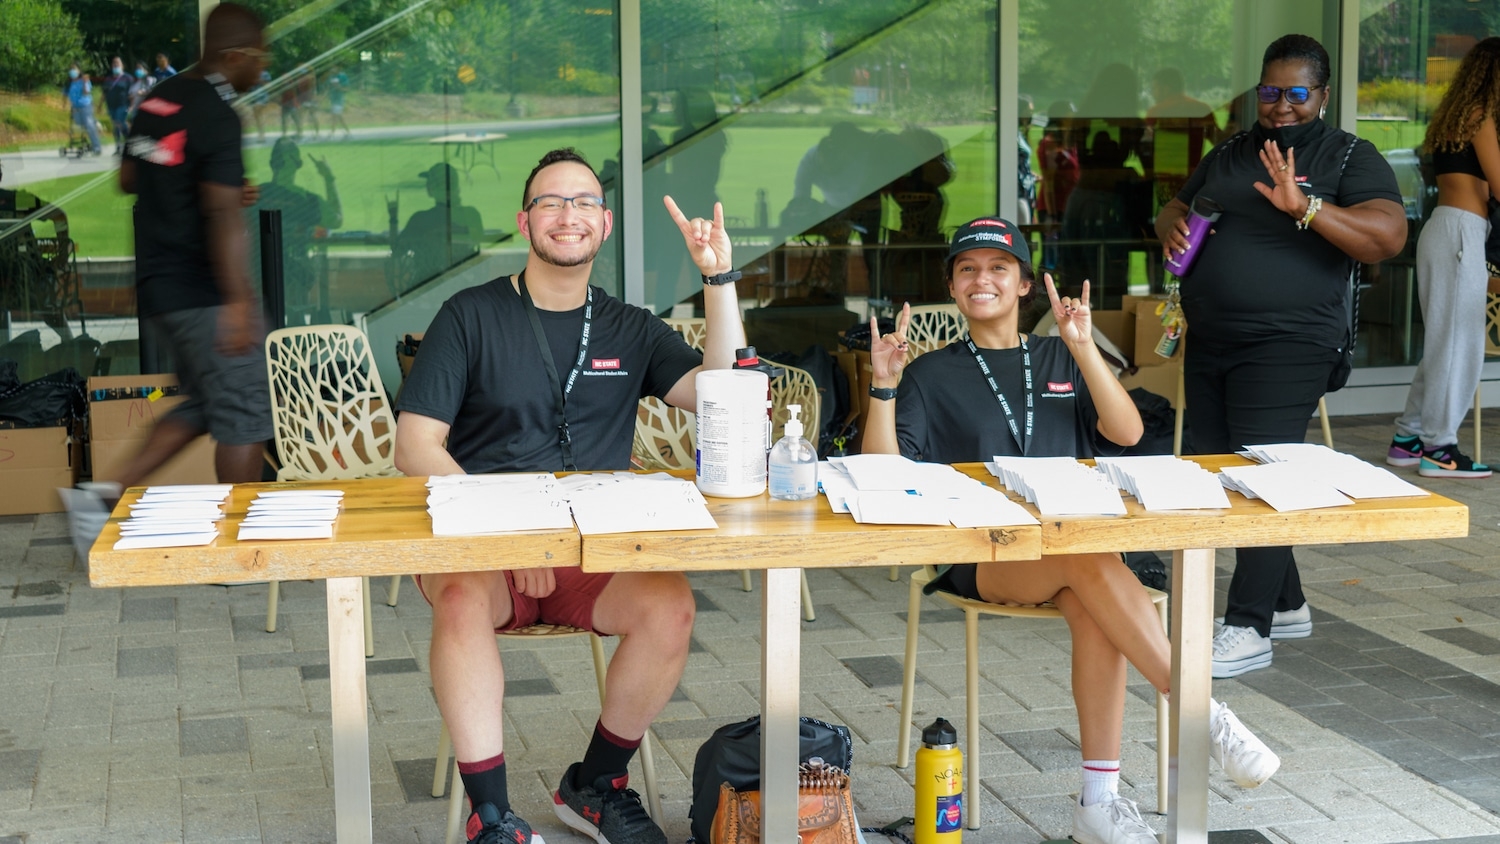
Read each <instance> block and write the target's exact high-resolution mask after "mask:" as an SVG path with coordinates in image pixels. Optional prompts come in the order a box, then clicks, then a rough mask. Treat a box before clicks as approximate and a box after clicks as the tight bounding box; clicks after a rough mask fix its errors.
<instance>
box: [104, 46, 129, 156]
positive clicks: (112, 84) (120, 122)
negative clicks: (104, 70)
mask: <svg viewBox="0 0 1500 844" xmlns="http://www.w3.org/2000/svg"><path fill="white" fill-rule="evenodd" d="M130 83H131V77H130V74H128V73H126V72H125V61H124V59H121V58H120V57H119V56H115V57H114V58H112V59H110V60H109V74H108V75H106V76H105V77H104V81H103V82H101V83H99V86H100V87H101V88H103V89H104V107H105V109H106V110H108V111H109V126H110V129H111V130H112V131H113V132H114V135H115V155H120V154H122V153H123V152H125V137H126V134H127V127H126V118H127V115H128V114H129V113H130Z"/></svg>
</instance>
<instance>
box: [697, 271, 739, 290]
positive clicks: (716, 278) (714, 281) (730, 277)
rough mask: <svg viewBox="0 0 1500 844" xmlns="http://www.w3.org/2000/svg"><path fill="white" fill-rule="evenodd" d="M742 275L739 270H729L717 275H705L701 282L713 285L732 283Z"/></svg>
mask: <svg viewBox="0 0 1500 844" xmlns="http://www.w3.org/2000/svg"><path fill="white" fill-rule="evenodd" d="M744 275H745V274H744V273H742V272H740V271H739V270H730V271H729V272H727V273H719V274H718V275H706V276H704V277H703V283H704V284H711V285H713V286H715V287H717V286H719V285H721V284H733V283H734V282H736V281H739V280H740V279H741V278H743V277H744Z"/></svg>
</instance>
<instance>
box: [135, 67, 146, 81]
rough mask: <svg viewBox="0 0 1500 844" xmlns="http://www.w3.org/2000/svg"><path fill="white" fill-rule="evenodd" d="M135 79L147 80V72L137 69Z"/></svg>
mask: <svg viewBox="0 0 1500 844" xmlns="http://www.w3.org/2000/svg"><path fill="white" fill-rule="evenodd" d="M135 78H136V79H145V78H146V71H144V70H142V69H141V68H136V69H135Z"/></svg>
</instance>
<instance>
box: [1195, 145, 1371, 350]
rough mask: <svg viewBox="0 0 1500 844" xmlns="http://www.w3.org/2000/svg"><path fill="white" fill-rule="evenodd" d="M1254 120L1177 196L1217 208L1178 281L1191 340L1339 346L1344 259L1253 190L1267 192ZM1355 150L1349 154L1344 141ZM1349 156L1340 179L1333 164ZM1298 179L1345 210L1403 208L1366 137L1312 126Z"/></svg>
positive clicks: (1298, 153) (1298, 152) (1300, 153)
mask: <svg viewBox="0 0 1500 844" xmlns="http://www.w3.org/2000/svg"><path fill="white" fill-rule="evenodd" d="M1265 139H1266V134H1265V132H1264V130H1263V129H1262V127H1261V126H1260V124H1256V125H1255V127H1254V128H1253V129H1251V130H1250V131H1248V132H1245V133H1242V134H1241V135H1238V136H1236V137H1235V138H1232V139H1230V140H1229V141H1226V142H1225V143H1223V144H1221V145H1220V146H1219V147H1217V148H1215V149H1214V150H1213V152H1211V153H1210V154H1209V155H1208V156H1207V157H1206V158H1205V159H1204V160H1203V163H1202V164H1200V165H1199V166H1198V168H1197V169H1196V170H1194V171H1193V174H1192V176H1191V177H1189V178H1188V181H1187V184H1186V185H1185V186H1184V187H1183V189H1182V191H1181V192H1180V193H1178V194H1177V198H1178V199H1180V200H1182V201H1183V202H1184V203H1187V204H1188V205H1189V206H1191V205H1192V202H1193V197H1195V196H1197V195H1199V194H1200V193H1201V194H1202V195H1203V196H1207V197H1209V198H1211V199H1213V200H1214V201H1216V202H1218V203H1219V204H1220V205H1222V206H1224V209H1225V211H1224V215H1223V216H1222V217H1220V218H1219V221H1218V222H1217V223H1215V225H1214V230H1215V234H1213V235H1212V236H1211V237H1209V239H1208V241H1207V242H1206V243H1205V244H1204V245H1203V248H1202V251H1201V252H1200V253H1199V255H1198V260H1197V262H1196V263H1195V264H1194V265H1193V269H1192V272H1190V273H1188V275H1187V277H1186V278H1184V279H1183V280H1182V306H1183V310H1184V312H1185V313H1186V315H1187V321H1188V330H1189V331H1190V332H1191V333H1192V337H1193V341H1195V342H1202V343H1208V344H1210V345H1213V344H1223V345H1243V344H1248V343H1255V342H1260V341H1264V340H1272V339H1277V338H1285V337H1288V336H1294V337H1298V338H1301V339H1303V340H1305V341H1307V342H1312V343H1316V344H1319V345H1322V346H1325V347H1327V348H1338V347H1340V346H1342V345H1343V342H1344V334H1345V329H1346V326H1347V323H1348V319H1347V316H1346V315H1345V311H1344V297H1345V295H1346V292H1347V290H1348V279H1349V269H1350V259H1349V256H1348V255H1345V254H1344V253H1343V251H1341V250H1340V249H1339V248H1338V247H1336V246H1334V245H1333V244H1331V243H1329V242H1328V241H1327V240H1324V239H1323V237H1322V235H1319V234H1317V233H1316V232H1314V231H1312V230H1311V229H1309V230H1307V231H1299V230H1298V229H1297V221H1296V220H1295V219H1293V218H1292V217H1291V216H1289V215H1288V214H1287V213H1286V212H1284V211H1281V210H1279V209H1277V208H1276V206H1275V205H1273V204H1271V201H1270V200H1268V199H1266V198H1265V197H1263V196H1261V195H1260V193H1259V192H1258V191H1256V189H1255V183H1256V182H1259V183H1261V184H1264V185H1266V186H1267V187H1270V186H1271V179H1270V177H1269V175H1267V173H1266V167H1265V165H1264V164H1262V163H1261V161H1260V154H1259V153H1260V150H1261V149H1262V148H1263V145H1264V143H1265ZM1351 142H1353V149H1352V151H1351V150H1350V143H1351ZM1345 153H1348V164H1347V165H1346V166H1344V168H1343V171H1342V173H1341V172H1340V165H1341V164H1343V162H1344V157H1345ZM1295 157H1296V164H1297V181H1298V183H1299V185H1300V186H1301V187H1302V189H1303V190H1304V191H1305V192H1306V193H1307V194H1308V195H1309V196H1320V197H1322V198H1323V200H1324V201H1325V202H1328V203H1330V204H1333V205H1337V206H1339V207H1341V208H1347V207H1349V206H1351V205H1358V204H1359V203H1361V202H1367V201H1369V200H1372V199H1389V200H1391V201H1392V202H1395V203H1396V204H1397V205H1400V204H1401V190H1400V187H1399V186H1398V185H1397V183H1396V174H1395V173H1394V172H1392V170H1391V166H1390V165H1389V164H1387V163H1386V160H1385V159H1384V158H1383V157H1382V156H1381V155H1380V152H1379V151H1378V150H1376V149H1375V146H1374V144H1371V143H1370V142H1369V141H1366V140H1357V141H1356V140H1355V138H1354V136H1353V135H1350V134H1349V133H1348V132H1344V131H1342V130H1339V129H1335V128H1334V127H1332V126H1330V125H1328V124H1327V123H1323V122H1322V121H1319V125H1318V126H1317V127H1316V128H1313V129H1312V130H1311V131H1310V132H1309V133H1308V134H1307V136H1306V137H1304V138H1301V139H1300V140H1299V141H1298V142H1297V144H1296V146H1295Z"/></svg>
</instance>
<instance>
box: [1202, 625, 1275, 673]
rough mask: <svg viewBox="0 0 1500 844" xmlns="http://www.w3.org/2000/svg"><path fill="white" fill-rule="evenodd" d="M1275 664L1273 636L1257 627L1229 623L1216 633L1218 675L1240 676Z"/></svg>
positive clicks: (1215, 669)
mask: <svg viewBox="0 0 1500 844" xmlns="http://www.w3.org/2000/svg"><path fill="white" fill-rule="evenodd" d="M1270 664H1271V640H1270V639H1267V638H1265V637H1263V636H1261V635H1260V634H1259V633H1257V632H1256V631H1255V628H1254V627H1238V626H1236V625H1233V624H1226V625H1224V626H1223V627H1220V628H1219V631H1218V632H1217V633H1215V634H1214V662H1213V676H1214V679H1218V680H1222V679H1224V678H1226V677H1238V676H1240V675H1241V674H1244V673H1245V672H1247V671H1254V670H1255V669H1257V668H1265V667H1266V666H1268V665H1270Z"/></svg>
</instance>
